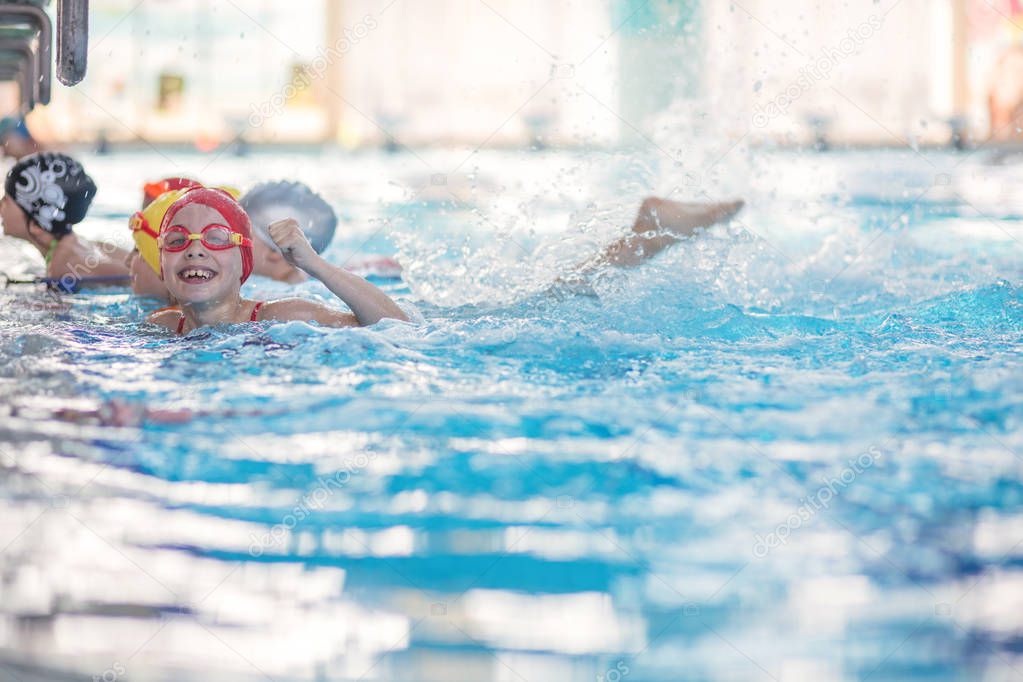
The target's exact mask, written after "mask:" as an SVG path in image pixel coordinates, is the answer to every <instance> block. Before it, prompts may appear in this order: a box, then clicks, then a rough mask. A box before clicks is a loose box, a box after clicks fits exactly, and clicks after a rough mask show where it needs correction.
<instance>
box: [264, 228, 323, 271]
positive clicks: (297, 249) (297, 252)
mask: <svg viewBox="0 0 1023 682" xmlns="http://www.w3.org/2000/svg"><path fill="white" fill-rule="evenodd" d="M267 231H268V232H269V233H270V238H271V239H273V240H274V244H276V245H277V248H278V249H280V250H281V255H282V256H284V258H285V260H287V261H288V262H289V263H291V264H292V265H294V266H295V267H297V268H305V267H307V266H308V265H309V264H310V263H312V262H313V259H315V258H316V251H315V250H313V247H312V244H310V243H309V240H308V239H306V236H305V233H304V232H302V228H301V227H299V226H298V221H296V220H295V219H294V218H285V219H284V220H278V221H277V222H275V223H271V224H270V227H268V228H267Z"/></svg>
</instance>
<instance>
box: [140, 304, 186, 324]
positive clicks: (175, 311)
mask: <svg viewBox="0 0 1023 682" xmlns="http://www.w3.org/2000/svg"><path fill="white" fill-rule="evenodd" d="M180 321H181V308H178V307H177V306H169V307H167V308H160V309H159V310H157V311H156V312H153V313H151V314H150V315H149V317H147V318H146V322H149V323H150V324H158V325H160V326H161V327H166V328H167V329H172V330H177V328H178V322H180Z"/></svg>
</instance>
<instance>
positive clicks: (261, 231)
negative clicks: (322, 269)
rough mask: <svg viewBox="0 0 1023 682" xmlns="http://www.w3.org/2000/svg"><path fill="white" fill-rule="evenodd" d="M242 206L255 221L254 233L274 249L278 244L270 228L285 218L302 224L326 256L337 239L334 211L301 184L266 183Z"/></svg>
mask: <svg viewBox="0 0 1023 682" xmlns="http://www.w3.org/2000/svg"><path fill="white" fill-rule="evenodd" d="M240 203H241V205H242V208H244V209H245V212H246V213H248V214H249V219H250V220H252V231H253V232H255V233H256V234H257V235H259V236H260V238H261V239H262V240H263V241H264V242H266V243H267V245H269V246H271V247H274V242H273V239H271V238H270V234H269V233H268V232H267V228H268V227H269V226H270V224H271V223H274V222H277V221H278V220H283V219H285V218H294V219H295V220H297V221H298V224H299V226H300V227H301V228H302V231H303V232H305V236H306V237H307V238H308V239H309V243H310V244H312V246H313V248H314V249H316V253H323V252H324V251H325V250H326V249H327V247H328V246H330V240H331V239H333V238H334V230H335V229H336V228H337V215H336V214H335V213H334V209H333V208H331V207H330V204H328V203H327V202H326V201H325V200H324V199H323V197H321V196H320V195H319V194H317V193H316V192H314V191H313V190H312V189H310V188H309V186H308V185H305V184H302V183H301V182H286V181H283V180H282V181H279V182H262V183H260V184H258V185H256V186H255V187H253V188H252V189H250V190H249V191H248V192H246V193H245V196H243V197H242V199H241V202H240ZM274 248H276V247H274Z"/></svg>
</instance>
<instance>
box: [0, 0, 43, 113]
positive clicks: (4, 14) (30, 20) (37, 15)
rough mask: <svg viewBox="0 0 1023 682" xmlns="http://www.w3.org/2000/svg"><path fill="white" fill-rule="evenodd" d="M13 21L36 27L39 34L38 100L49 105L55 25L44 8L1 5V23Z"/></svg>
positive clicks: (37, 57)
mask: <svg viewBox="0 0 1023 682" xmlns="http://www.w3.org/2000/svg"><path fill="white" fill-rule="evenodd" d="M11 19H13V20H15V21H17V22H19V23H25V24H29V25H30V26H35V28H36V30H37V31H38V32H39V35H38V46H37V48H36V50H37V51H36V53H35V63H36V80H38V85H39V97H38V98H36V100H37V101H38V102H39V103H41V104H49V103H50V88H51V79H52V75H51V68H52V64H53V58H52V53H51V44H52V42H53V24H52V23H51V22H50V17H49V15H47V14H46V12H44V11H43V10H42V8H40V7H37V6H36V5H22V4H12V3H9V2H8V3H3V4H0V23H2V22H4V21H10V20H11ZM33 90H35V88H33ZM23 99H24V98H23Z"/></svg>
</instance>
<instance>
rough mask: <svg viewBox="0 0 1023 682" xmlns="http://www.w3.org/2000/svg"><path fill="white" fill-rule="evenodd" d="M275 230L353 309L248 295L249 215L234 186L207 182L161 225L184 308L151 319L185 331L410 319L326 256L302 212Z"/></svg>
mask: <svg viewBox="0 0 1023 682" xmlns="http://www.w3.org/2000/svg"><path fill="white" fill-rule="evenodd" d="M268 232H269V234H270V237H271V239H273V241H274V244H275V245H276V247H277V248H278V249H279V251H280V252H281V254H283V255H284V257H285V258H286V259H287V260H288V262H289V263H291V264H292V265H294V266H295V267H298V268H301V269H302V270H304V271H305V272H307V273H308V274H309V275H310V276H312V277H314V278H315V279H318V280H320V281H321V282H323V283H324V284H325V285H326V286H327V288H328V289H330V290H331V291H332V292H333V293H334V294H335V295H336V296H337V297H338V298H340V299H341V300H342V301H343V302H344V303H346V304H347V305H348V307H349V308H351V310H352V312H351V313H346V312H343V311H341V310H336V309H333V308H329V307H327V306H325V305H321V304H319V303H316V302H314V301H308V300H305V299H300V298H287V299H281V300H277V301H268V302H265V303H264V302H262V301H258V302H257V301H249V300H246V299H243V298H242V297H241V285H242V283H243V282H245V280H246V279H247V278H248V277H249V275H250V274H251V273H252V268H253V258H252V227H251V225H250V223H249V217H248V216H247V215H246V213H245V211H244V210H242V207H241V206H240V205H238V202H236V201H235V200H234V199H233V198H232V197H231V195H229V194H228V193H227V192H224V191H222V190H217V189H209V188H206V187H199V188H195V189H190V190H187V191H186V192H185V193H184V194H182V195H181V197H180V198H179V199H178V200H177V201H175V202H174V203H173V204H172V205H171V207H170V208H169V209H168V210H167V213H166V215H164V218H163V223H162V224H161V225H160V232H159V235H160V236H159V240H158V244H159V248H160V270H161V273H160V274H161V276H162V278H163V282H164V284H165V285H166V287H167V290H168V291H169V292H170V294H171V295H172V296H173V297H174V299H175V300H176V301H177V302H178V303H179V305H180V306H181V309H180V311H179V310H175V309H170V310H162V311H158V312H156V313H153V314H152V315H150V317H149V321H150V322H153V323H155V324H159V325H162V326H164V327H167V328H168V329H172V330H175V331H176V332H177V333H179V334H183V333H187V332H190V331H192V330H193V329H197V328H199V327H204V326H207V325H214V324H234V323H240V322H255V321H259V320H302V321H306V322H314V321H315V322H318V323H320V324H323V325H327V326H331V327H352V326H359V325H370V324H374V323H376V322H379V321H380V320H381V319H383V318H385V317H386V318H393V319H397V320H404V321H408V318H407V317H406V316H405V313H404V312H403V311H402V310H401V308H399V307H398V304H397V303H395V302H394V301H393V300H391V298H390V297H389V296H388V295H387V294H385V293H384V292H383V291H381V290H380V289H378V288H377V287H375V286H373V285H372V284H370V283H369V282H367V281H366V280H364V279H362V278H361V277H359V276H357V275H353V274H352V273H350V272H346V271H345V270H343V269H342V268H339V267H337V266H335V265H331V264H330V263H328V262H327V261H326V260H324V259H323V258H321V257H320V255H319V254H317V253H316V251H315V250H314V249H313V247H312V245H310V243H309V240H308V239H306V237H305V235H304V234H303V233H302V230H301V228H300V227H299V226H298V223H297V222H296V221H295V220H293V219H290V218H289V219H285V220H280V221H277V222H275V223H273V224H272V225H270V226H269V229H268Z"/></svg>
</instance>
